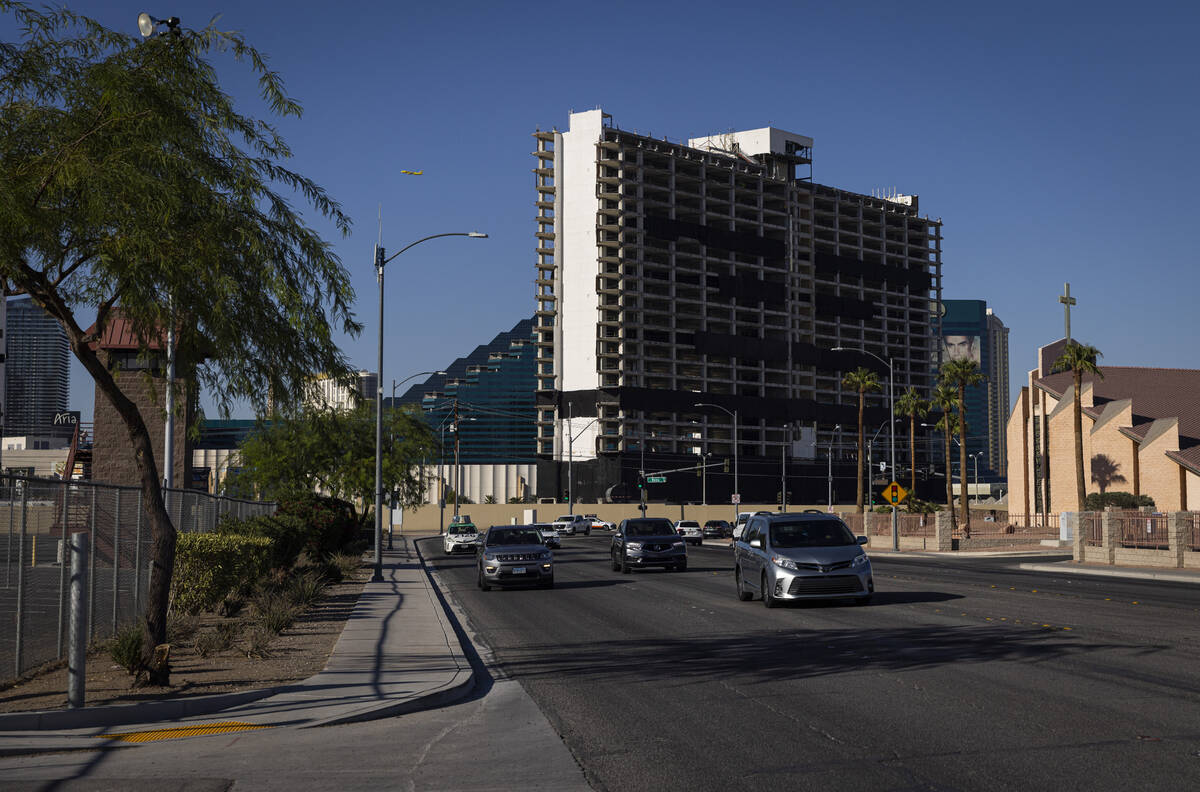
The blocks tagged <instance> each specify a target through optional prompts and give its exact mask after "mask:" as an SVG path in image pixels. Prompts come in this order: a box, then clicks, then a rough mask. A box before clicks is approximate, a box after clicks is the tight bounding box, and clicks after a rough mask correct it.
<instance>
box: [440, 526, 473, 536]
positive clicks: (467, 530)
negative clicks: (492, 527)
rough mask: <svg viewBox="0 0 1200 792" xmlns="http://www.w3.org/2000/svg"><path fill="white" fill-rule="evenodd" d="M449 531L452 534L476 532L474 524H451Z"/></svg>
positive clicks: (447, 530)
mask: <svg viewBox="0 0 1200 792" xmlns="http://www.w3.org/2000/svg"><path fill="white" fill-rule="evenodd" d="M446 532H447V533H452V534H473V533H475V526H474V525H451V526H450V527H449V528H447V529H446Z"/></svg>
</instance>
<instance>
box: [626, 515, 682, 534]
mask: <svg viewBox="0 0 1200 792" xmlns="http://www.w3.org/2000/svg"><path fill="white" fill-rule="evenodd" d="M625 533H626V534H627V535H628V536H669V535H671V534H673V533H675V527H674V526H673V525H671V521H670V520H667V519H655V518H653V517H651V518H648V519H645V520H629V521H628V522H626V523H625Z"/></svg>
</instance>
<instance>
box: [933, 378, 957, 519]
mask: <svg viewBox="0 0 1200 792" xmlns="http://www.w3.org/2000/svg"><path fill="white" fill-rule="evenodd" d="M931 403H932V405H933V406H934V407H936V408H938V409H939V410H941V411H942V418H941V420H939V421H938V422H937V427H936V428H937V430H938V431H939V432H941V433H942V434H943V435H945V438H946V508H947V509H949V510H950V526H951V527H952V528H953V527H957V525H958V523H957V520H956V518H955V516H954V477H953V475H951V472H952V471H951V469H950V435H951V434H953V433H954V430H955V427H956V426H957V425H958V420H957V418H956V417H955V415H954V408H955V407H956V406H957V405H958V391H956V390H954V388H952V387H950V386H949V385H946V384H942V383H939V384H938V386H937V387H936V388H934V389H933V398H932V399H931Z"/></svg>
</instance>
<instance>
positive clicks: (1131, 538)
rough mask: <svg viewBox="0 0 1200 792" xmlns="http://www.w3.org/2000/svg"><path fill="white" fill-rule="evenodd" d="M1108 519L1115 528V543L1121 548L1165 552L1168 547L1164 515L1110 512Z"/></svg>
mask: <svg viewBox="0 0 1200 792" xmlns="http://www.w3.org/2000/svg"><path fill="white" fill-rule="evenodd" d="M1109 519H1110V520H1112V522H1113V524H1114V526H1115V534H1116V537H1117V542H1118V543H1119V544H1120V545H1121V546H1122V547H1137V548H1142V549H1148V550H1166V549H1168V548H1169V547H1170V539H1169V538H1168V536H1167V515H1165V514H1162V513H1156V514H1151V513H1149V512H1110V513H1109Z"/></svg>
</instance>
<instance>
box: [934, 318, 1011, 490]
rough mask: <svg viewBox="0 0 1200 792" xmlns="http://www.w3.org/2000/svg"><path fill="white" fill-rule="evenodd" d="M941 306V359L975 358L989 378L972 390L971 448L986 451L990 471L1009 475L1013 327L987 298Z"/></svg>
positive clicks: (969, 412)
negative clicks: (1010, 331)
mask: <svg viewBox="0 0 1200 792" xmlns="http://www.w3.org/2000/svg"><path fill="white" fill-rule="evenodd" d="M942 306H943V308H944V311H943V315H942V343H941V349H940V350H939V360H941V361H945V360H953V359H956V358H966V359H970V360H974V361H975V362H976V363H978V364H979V372H980V373H981V374H983V375H984V377H985V378H986V380H985V381H984V383H983V384H981V385H977V386H975V387H973V388H968V389H967V394H966V396H967V398H966V407H967V431H968V434H967V450H968V451H969V452H970V453H972V454H974V453H981V454H982V455H983V456H982V457H981V461H986V466H987V470H988V471H991V472H993V473H997V474H999V475H1001V476H1003V475H1006V473H1005V465H1006V460H1007V458H1008V456H1007V437H1006V434H1005V427H1006V426H1007V425H1008V409H1009V407H1008V328H1007V327H1005V326H1004V322H1002V321H1000V318H999V317H997V316H996V315H995V314H994V313H992V309H991V308H988V307H987V302H986V301H984V300H944V301H943V302H942ZM968 472H970V471H968Z"/></svg>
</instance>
